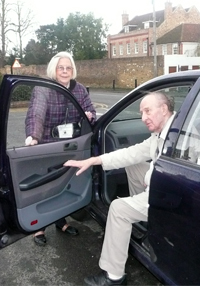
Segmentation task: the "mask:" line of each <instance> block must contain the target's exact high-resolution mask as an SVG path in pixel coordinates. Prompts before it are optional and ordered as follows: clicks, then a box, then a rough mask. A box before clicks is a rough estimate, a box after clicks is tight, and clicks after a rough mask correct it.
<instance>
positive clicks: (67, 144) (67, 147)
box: [64, 142, 78, 151]
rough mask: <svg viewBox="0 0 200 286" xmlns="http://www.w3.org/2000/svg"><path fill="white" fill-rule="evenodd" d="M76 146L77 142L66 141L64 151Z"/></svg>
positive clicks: (73, 148) (74, 148) (75, 148)
mask: <svg viewBox="0 0 200 286" xmlns="http://www.w3.org/2000/svg"><path fill="white" fill-rule="evenodd" d="M77 148H78V143H77V142H71V143H66V144H65V145H64V151H68V150H77Z"/></svg>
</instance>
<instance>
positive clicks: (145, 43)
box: [143, 40, 147, 54]
mask: <svg viewBox="0 0 200 286" xmlns="http://www.w3.org/2000/svg"><path fill="white" fill-rule="evenodd" d="M143 53H144V54H146V53H147V40H145V41H143Z"/></svg>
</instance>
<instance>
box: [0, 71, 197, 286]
mask: <svg viewBox="0 0 200 286" xmlns="http://www.w3.org/2000/svg"><path fill="white" fill-rule="evenodd" d="M35 86H43V87H48V88H50V89H53V90H57V91H59V92H60V93H63V94H64V95H65V96H66V97H67V98H68V100H69V101H71V103H72V104H73V105H74V106H75V108H76V109H77V111H78V112H79V113H80V115H81V117H82V120H81V121H80V122H79V124H78V126H79V127H78V129H76V130H75V131H76V132H72V133H71V137H68V138H67V139H64V138H62V139H58V140H57V141H55V142H51V143H46V144H38V145H35V146H31V147H27V146H25V143H24V142H25V139H26V138H25V137H26V136H25V123H24V120H25V116H26V110H27V108H22V107H21V108H18V109H13V105H14V104H16V103H15V101H14V99H15V100H16V98H17V97H19V95H20V97H22V96H23V94H24V95H25V96H27V95H29V96H31V92H32V90H33V88H34V87H35ZM148 91H162V92H165V93H166V94H169V95H171V96H174V99H175V109H176V111H177V114H176V117H175V119H174V121H173V123H172V125H171V128H170V130H169V132H168V135H167V138H166V141H165V144H164V146H163V150H162V154H161V156H160V158H159V159H158V160H157V162H156V164H155V167H154V171H153V175H152V179H151V186H150V195H149V215H148V222H147V223H144V222H140V223H136V224H133V229H132V237H131V242H130V249H129V250H130V253H131V254H132V255H133V256H135V257H136V258H137V259H138V260H139V261H140V262H141V263H142V264H143V265H144V266H146V267H147V268H148V270H149V271H151V272H152V273H153V274H154V275H155V276H156V277H157V278H158V279H159V280H160V281H161V283H163V284H166V285H200V271H199V267H200V247H199V245H200V152H199V158H198V156H194V155H193V154H194V152H193V148H194V146H195V148H198V147H199V149H200V143H199V140H200V136H199V133H200V70H194V71H185V72H179V73H173V74H169V75H165V76H161V77H158V78H155V79H152V80H150V81H148V82H146V83H145V84H142V85H140V86H139V87H138V88H136V89H134V90H133V91H131V92H129V93H128V94H127V95H126V96H125V97H124V98H122V99H121V100H120V101H119V102H117V103H116V104H115V105H114V106H113V107H112V108H111V109H109V110H108V111H107V112H106V113H105V114H104V115H102V116H101V117H100V118H99V119H98V120H97V122H96V123H95V125H94V126H92V125H91V124H90V122H89V121H88V119H87V117H86V115H85V113H84V111H83V110H82V108H81V107H80V105H79V104H78V102H77V101H76V100H75V99H74V97H73V96H72V94H71V93H70V91H69V90H67V89H65V88H64V87H62V86H61V85H59V84H58V83H56V82H53V81H50V80H47V79H42V78H36V77H26V76H13V75H5V76H4V78H3V82H2V84H1V87H0V248H4V247H5V246H7V245H9V244H11V243H13V242H14V241H16V240H18V239H19V238H22V237H24V236H25V235H28V234H30V233H34V232H35V231H36V230H38V229H40V228H41V227H44V226H47V225H50V224H52V223H53V222H55V221H56V220H58V219H59V218H62V217H65V216H67V215H69V214H70V215H72V216H74V217H76V218H78V216H79V215H81V214H82V212H83V211H85V210H87V211H88V212H89V213H90V214H91V216H92V217H93V218H94V219H95V220H97V221H98V222H99V223H100V224H101V225H102V226H105V223H106V218H107V213H108V208H109V205H110V203H111V201H112V200H113V199H115V198H116V197H118V196H119V197H122V196H128V194H129V192H128V185H127V178H126V174H125V170H124V169H123V168H122V169H119V170H113V171H108V172H104V171H103V170H102V168H101V166H94V167H93V169H90V170H87V171H86V172H84V173H83V174H81V175H80V176H78V177H77V176H76V175H75V173H76V169H75V168H66V167H63V163H64V162H65V161H67V160H68V159H78V160H80V159H85V158H88V157H90V156H91V155H92V156H96V155H99V154H103V153H106V152H110V151H113V150H117V149H119V148H125V147H128V146H130V145H133V144H136V143H139V142H141V141H143V140H144V139H146V138H147V137H148V136H149V135H150V134H149V131H148V129H147V128H146V127H145V125H144V124H143V123H142V121H141V114H140V112H139V105H140V101H141V99H142V97H143V96H144V94H145V93H146V92H148Z"/></svg>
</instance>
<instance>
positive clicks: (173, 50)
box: [172, 44, 178, 55]
mask: <svg viewBox="0 0 200 286" xmlns="http://www.w3.org/2000/svg"><path fill="white" fill-rule="evenodd" d="M172 55H178V44H173V45H172Z"/></svg>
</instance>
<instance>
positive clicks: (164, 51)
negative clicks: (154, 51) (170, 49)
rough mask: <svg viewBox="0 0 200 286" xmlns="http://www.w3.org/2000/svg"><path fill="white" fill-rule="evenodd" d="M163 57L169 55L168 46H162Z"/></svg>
mask: <svg viewBox="0 0 200 286" xmlns="http://www.w3.org/2000/svg"><path fill="white" fill-rule="evenodd" d="M162 55H163V56H164V55H167V45H162Z"/></svg>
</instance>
